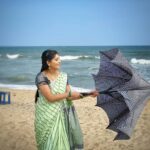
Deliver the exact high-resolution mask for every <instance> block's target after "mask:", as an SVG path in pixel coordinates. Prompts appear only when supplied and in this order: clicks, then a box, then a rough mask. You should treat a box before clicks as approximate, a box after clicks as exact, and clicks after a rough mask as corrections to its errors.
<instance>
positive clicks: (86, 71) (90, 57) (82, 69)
mask: <svg viewBox="0 0 150 150" xmlns="http://www.w3.org/2000/svg"><path fill="white" fill-rule="evenodd" d="M112 48H119V50H120V51H121V52H122V53H123V54H124V56H125V57H126V58H127V59H128V61H129V63H130V64H131V65H132V66H133V68H135V69H136V70H137V72H138V73H139V74H140V75H141V76H142V77H143V78H145V79H146V80H147V81H149V82H150V46H38V47H35V46H31V47H0V87H10V88H20V89H36V87H35V83H34V82H35V76H36V74H37V73H38V72H39V71H40V69H41V54H42V52H43V51H44V50H46V49H54V50H57V51H58V52H59V54H60V56H61V60H62V64H61V70H62V71H64V72H66V73H67V74H68V80H69V83H70V84H71V85H72V86H73V87H79V88H80V89H94V81H93V78H92V74H96V73H97V72H98V68H99V64H100V57H99V51H104V50H110V49H112Z"/></svg>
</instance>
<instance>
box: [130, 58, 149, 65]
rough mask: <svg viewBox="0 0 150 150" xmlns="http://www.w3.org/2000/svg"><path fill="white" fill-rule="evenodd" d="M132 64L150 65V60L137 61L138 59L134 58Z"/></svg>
mask: <svg viewBox="0 0 150 150" xmlns="http://www.w3.org/2000/svg"><path fill="white" fill-rule="evenodd" d="M131 63H133V64H142V65H144V64H150V60H148V59H136V58H132V59H131Z"/></svg>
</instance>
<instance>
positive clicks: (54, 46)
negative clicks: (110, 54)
mask: <svg viewBox="0 0 150 150" xmlns="http://www.w3.org/2000/svg"><path fill="white" fill-rule="evenodd" d="M48 46H54V47H63V46H67V47H69V46H70V47H75V46H150V45H0V47H48Z"/></svg>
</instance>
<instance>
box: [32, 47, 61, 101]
mask: <svg viewBox="0 0 150 150" xmlns="http://www.w3.org/2000/svg"><path fill="white" fill-rule="evenodd" d="M56 54H58V52H57V51H55V50H50V49H47V50H45V51H44V52H43V53H42V56H41V60H42V67H41V71H40V72H43V71H44V70H47V69H48V64H47V61H51V60H52V59H53V58H54V57H55V55H56ZM38 97H39V92H38V90H37V91H36V94H35V103H36V102H37V99H38Z"/></svg>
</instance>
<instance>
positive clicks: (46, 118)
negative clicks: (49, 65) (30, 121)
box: [34, 72, 83, 150]
mask: <svg viewBox="0 0 150 150" xmlns="http://www.w3.org/2000/svg"><path fill="white" fill-rule="evenodd" d="M66 83H67V74H65V73H62V72H61V74H60V75H59V77H58V78H57V79H56V81H55V82H54V83H53V84H51V85H49V86H50V87H51V91H52V93H53V94H59V93H64V92H65V91H66ZM34 125H35V137H36V142H37V147H38V150H83V136H82V131H81V128H80V124H79V121H78V117H77V114H76V111H75V108H74V106H73V103H72V101H67V100H66V99H63V100H61V101H56V102H48V101H47V100H46V99H45V98H44V96H43V95H42V94H41V93H40V91H39V98H38V101H37V103H36V104H35V122H34Z"/></svg>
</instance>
